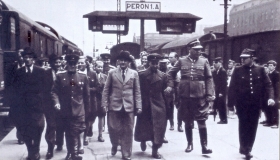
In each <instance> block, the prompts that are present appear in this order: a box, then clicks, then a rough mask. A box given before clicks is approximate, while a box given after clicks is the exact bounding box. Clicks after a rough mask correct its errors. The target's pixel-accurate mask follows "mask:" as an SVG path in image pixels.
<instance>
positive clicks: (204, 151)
mask: <svg viewBox="0 0 280 160" xmlns="http://www.w3.org/2000/svg"><path fill="white" fill-rule="evenodd" d="M199 136H200V143H201V147H202V154H211V153H212V150H211V149H208V148H207V129H206V128H199Z"/></svg>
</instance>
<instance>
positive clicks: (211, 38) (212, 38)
mask: <svg viewBox="0 0 280 160" xmlns="http://www.w3.org/2000/svg"><path fill="white" fill-rule="evenodd" d="M209 34H210V36H211V37H210V40H214V39H216V35H215V34H214V32H213V31H210V32H209Z"/></svg>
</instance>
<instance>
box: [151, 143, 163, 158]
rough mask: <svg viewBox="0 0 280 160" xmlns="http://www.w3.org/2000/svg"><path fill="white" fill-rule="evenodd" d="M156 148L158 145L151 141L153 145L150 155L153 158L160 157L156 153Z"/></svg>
mask: <svg viewBox="0 0 280 160" xmlns="http://www.w3.org/2000/svg"><path fill="white" fill-rule="evenodd" d="M158 148H159V147H158V145H156V144H154V143H153V146H152V156H153V157H154V158H155V159H161V155H160V154H159V153H158Z"/></svg>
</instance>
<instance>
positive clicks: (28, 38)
mask: <svg viewBox="0 0 280 160" xmlns="http://www.w3.org/2000/svg"><path fill="white" fill-rule="evenodd" d="M27 41H28V43H29V46H30V44H31V31H28V32H27Z"/></svg>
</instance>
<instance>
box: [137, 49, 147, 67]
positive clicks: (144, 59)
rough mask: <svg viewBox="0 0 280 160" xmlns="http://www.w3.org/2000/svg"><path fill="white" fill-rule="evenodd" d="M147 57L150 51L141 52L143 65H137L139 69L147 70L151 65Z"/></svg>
mask: <svg viewBox="0 0 280 160" xmlns="http://www.w3.org/2000/svg"><path fill="white" fill-rule="evenodd" d="M147 57H148V53H146V52H143V53H142V54H141V57H140V58H141V65H140V66H138V67H137V70H138V71H141V70H145V69H147V68H148V67H149V65H148V61H147Z"/></svg>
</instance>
